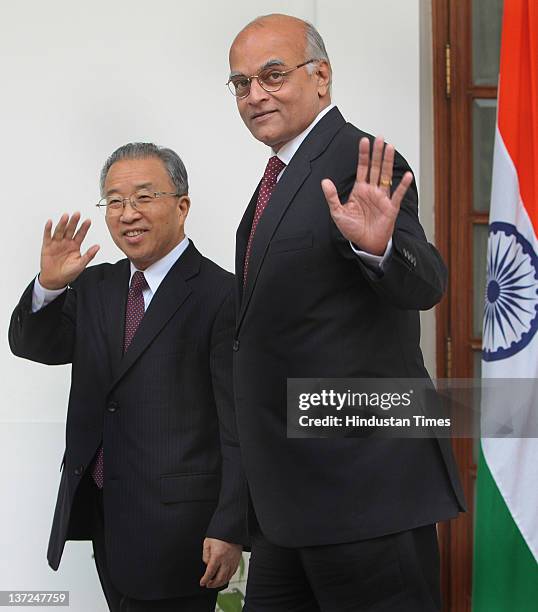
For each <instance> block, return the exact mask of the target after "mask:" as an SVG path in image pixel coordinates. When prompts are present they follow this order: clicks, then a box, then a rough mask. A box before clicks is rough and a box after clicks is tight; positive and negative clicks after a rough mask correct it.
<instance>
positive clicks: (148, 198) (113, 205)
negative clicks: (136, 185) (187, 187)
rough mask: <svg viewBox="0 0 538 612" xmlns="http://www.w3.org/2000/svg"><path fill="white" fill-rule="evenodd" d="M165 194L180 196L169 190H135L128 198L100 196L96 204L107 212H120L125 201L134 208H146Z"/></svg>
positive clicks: (165, 195)
mask: <svg viewBox="0 0 538 612" xmlns="http://www.w3.org/2000/svg"><path fill="white" fill-rule="evenodd" d="M167 196H174V197H176V198H179V197H181V194H179V193H171V192H169V191H153V192H148V191H137V192H136V193H133V194H132V195H130V196H129V197H128V198H122V197H120V196H119V195H110V196H108V197H106V198H101V199H100V200H99V202H98V203H97V204H96V206H97V207H98V208H100V209H101V210H105V211H106V213H107V214H121V213H122V212H123V209H124V208H125V203H126V202H130V204H131V206H132V207H133V208H134V209H135V210H140V211H142V210H144V209H146V208H148V207H149V206H150V205H151V204H152V203H153V202H154V201H155V200H156V199H157V198H164V197H167Z"/></svg>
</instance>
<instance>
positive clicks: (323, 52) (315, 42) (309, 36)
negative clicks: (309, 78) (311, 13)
mask: <svg viewBox="0 0 538 612" xmlns="http://www.w3.org/2000/svg"><path fill="white" fill-rule="evenodd" d="M304 24H305V28H306V52H305V54H306V57H305V60H309V59H315V60H325V61H326V62H327V63H328V64H329V65H330V63H331V62H330V60H329V55H328V53H327V49H326V48H325V43H324V42H323V38H322V37H321V34H320V33H319V32H318V31H317V30H316V28H315V27H314V26H313V25H312V24H311V23H310V22H309V21H305V22H304ZM306 68H307V70H308V72H310V74H312V72H313V71H314V66H313V65H312V64H308V66H307V67H306Z"/></svg>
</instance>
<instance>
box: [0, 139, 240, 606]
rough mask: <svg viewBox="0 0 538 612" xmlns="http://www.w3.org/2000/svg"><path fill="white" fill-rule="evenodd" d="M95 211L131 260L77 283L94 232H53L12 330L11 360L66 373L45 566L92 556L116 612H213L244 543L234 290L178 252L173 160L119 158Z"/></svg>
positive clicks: (69, 227)
mask: <svg viewBox="0 0 538 612" xmlns="http://www.w3.org/2000/svg"><path fill="white" fill-rule="evenodd" d="M101 195H102V199H101V200H100V202H99V204H98V206H99V207H100V208H101V209H102V210H103V211H104V218H105V221H106V224H107V226H108V230H109V232H110V235H111V236H112V239H113V240H114V242H115V243H116V245H117V246H118V247H119V248H120V250H121V251H123V253H124V254H125V255H126V259H122V260H121V261H119V262H118V263H116V264H114V265H112V264H108V263H105V264H100V265H97V266H92V267H88V268H87V266H88V264H89V263H90V261H91V260H92V259H93V258H94V257H95V255H96V253H97V251H98V249H99V247H98V246H97V245H94V246H92V247H90V248H89V249H88V250H87V251H86V252H85V253H81V245H82V242H83V240H84V238H85V237H86V234H87V232H88V229H89V227H90V221H89V220H86V221H84V222H83V223H82V224H80V214H79V213H75V214H73V215H72V216H68V215H67V214H64V215H63V216H62V217H61V219H60V220H59V222H58V224H57V225H56V227H55V228H54V229H53V226H52V225H53V224H52V221H48V222H47V223H46V225H45V231H44V236H43V244H42V249H41V269H40V272H39V275H38V276H37V278H36V279H35V280H33V281H32V282H31V283H30V285H29V286H28V288H27V289H26V291H25V292H24V294H23V296H22V298H21V300H20V302H19V304H18V306H17V307H16V308H15V311H14V313H13V316H12V319H11V325H10V330H9V341H10V346H11V349H12V351H13V352H14V353H15V354H16V355H18V356H20V357H25V358H26V359H31V360H33V361H38V362H41V363H46V364H67V363H70V364H72V375H71V392H70V396H69V407H68V414H67V435H66V449H65V455H64V460H63V462H62V466H63V472H62V478H61V483H60V490H59V493H58V501H57V505H56V511H55V514H54V522H53V526H52V532H51V536H50V542H49V550H48V560H49V564H50V565H51V567H52V568H53V569H57V568H58V566H59V563H60V559H61V556H62V551H63V548H64V544H65V541H66V540H70V539H71V540H81V539H88V540H92V542H93V549H94V556H95V563H96V566H97V571H98V574H99V578H100V581H101V584H102V587H103V591H104V593H105V596H106V599H107V601H108V604H109V607H110V609H111V610H114V611H115V610H144V611H148V612H149V611H151V612H153V611H154V610H170V611H171V610H174V611H179V610H181V611H182V612H190V611H192V612H209V611H210V610H211V611H212V610H214V608H215V601H216V598H217V592H218V590H219V589H221V588H223V587H224V585H226V583H227V582H228V581H229V579H230V578H231V576H232V575H233V574H234V572H235V570H236V568H237V565H238V563H239V559H240V556H241V548H242V546H241V545H242V544H243V543H244V542H245V540H246V527H245V523H246V522H245V517H246V493H245V492H246V484H245V480H244V476H243V473H242V468H241V463H240V457H239V449H238V446H237V441H236V431H235V416H234V410H233V397H232V395H233V394H232V373H231V366H232V352H231V345H232V337H233V325H234V308H233V277H232V275H231V274H229V273H228V272H226V271H224V270H223V269H221V268H219V267H218V266H217V265H216V264H214V263H213V262H211V261H210V260H208V259H206V258H205V257H203V256H202V255H201V254H200V253H199V252H198V251H197V249H196V248H195V246H194V244H193V243H192V241H190V240H189V239H188V238H187V237H186V236H185V232H184V224H185V219H186V217H187V214H188V211H189V207H190V199H189V196H188V183H187V173H186V171H185V167H184V165H183V163H182V161H181V160H180V158H179V157H178V156H177V155H176V153H174V152H173V151H172V150H170V149H165V148H160V147H157V146H155V145H153V144H148V143H132V144H128V145H125V146H123V147H121V148H120V149H118V150H117V151H115V152H114V153H113V154H112V156H111V157H110V158H109V159H108V161H107V162H106V164H105V166H104V168H103V171H102V173H101Z"/></svg>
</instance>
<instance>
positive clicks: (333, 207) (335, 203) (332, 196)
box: [321, 179, 341, 215]
mask: <svg viewBox="0 0 538 612" xmlns="http://www.w3.org/2000/svg"><path fill="white" fill-rule="evenodd" d="M321 189H322V190H323V194H324V196H325V199H326V200H327V204H328V205H329V209H330V211H331V215H332V214H334V213H335V212H337V211H338V210H339V209H340V206H341V203H340V198H339V197H338V191H337V190H336V187H335V186H334V183H333V182H332V181H331V179H323V180H322V181H321Z"/></svg>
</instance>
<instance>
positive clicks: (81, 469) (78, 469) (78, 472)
mask: <svg viewBox="0 0 538 612" xmlns="http://www.w3.org/2000/svg"><path fill="white" fill-rule="evenodd" d="M73 471H74V472H75V476H82V474H84V466H83V465H79V466H78V467H76V468H75V469H74V470H73Z"/></svg>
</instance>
